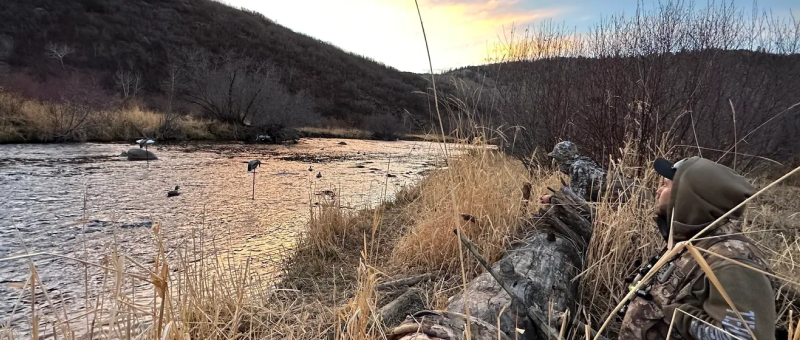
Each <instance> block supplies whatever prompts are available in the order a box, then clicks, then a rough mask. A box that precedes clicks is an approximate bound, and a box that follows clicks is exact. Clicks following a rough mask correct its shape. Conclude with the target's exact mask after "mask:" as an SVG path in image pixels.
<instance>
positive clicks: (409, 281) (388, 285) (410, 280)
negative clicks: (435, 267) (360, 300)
mask: <svg viewBox="0 0 800 340" xmlns="http://www.w3.org/2000/svg"><path fill="white" fill-rule="evenodd" d="M433 274H434V273H425V274H420V275H414V276H411V277H406V278H402V279H399V280H394V281H388V282H383V283H381V284H378V285H377V286H376V287H375V288H376V289H378V290H388V289H397V288H400V287H406V286H413V285H415V284H417V283H420V282H422V281H425V280H430V278H431V277H433Z"/></svg>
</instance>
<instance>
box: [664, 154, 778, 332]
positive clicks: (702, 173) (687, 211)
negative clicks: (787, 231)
mask: <svg viewBox="0 0 800 340" xmlns="http://www.w3.org/2000/svg"><path fill="white" fill-rule="evenodd" d="M754 192H755V188H753V186H752V185H750V183H748V181H747V180H746V179H745V178H744V177H742V176H740V175H738V174H736V173H735V172H734V171H733V170H731V169H730V168H728V167H726V166H723V165H721V164H718V163H715V162H712V161H710V160H707V159H703V158H699V157H693V158H690V159H688V160H686V161H685V162H684V163H683V164H682V165H681V166H680V167H679V168H678V169H677V172H676V173H675V176H674V179H673V183H672V193H671V197H670V209H668V211H669V212H670V213H672V212H673V211H674V214H672V216H673V218H674V221H672V227H673V236H674V239H675V241H676V242H678V241H684V240H688V239H690V238H691V237H693V236H694V235H695V234H697V233H698V232H700V231H701V230H703V229H704V228H705V227H706V226H708V225H709V224H710V223H712V222H713V221H715V220H716V219H717V218H719V217H721V216H722V215H723V214H725V213H726V212H728V211H729V210H731V209H733V208H734V207H736V206H737V205H739V204H740V203H741V202H742V201H744V200H745V199H747V198H748V197H750V196H751V195H753V193H754ZM741 213H742V211H741V210H740V211H737V212H736V213H734V214H731V217H730V219H729V220H727V221H725V222H723V223H720V224H719V227H716V228H714V229H713V230H710V231H708V232H707V233H706V234H704V235H701V237H707V236H719V235H728V234H738V233H741V223H738V222H737V221H735V219H736V218H738V217H740V216H741ZM695 244H696V245H698V244H697V243H695ZM711 249H712V250H713V251H715V252H717V253H722V254H721V255H724V256H726V257H730V258H734V259H736V260H737V261H740V262H745V263H748V264H750V265H752V266H754V267H758V268H763V269H766V264H765V262H764V261H763V259H762V258H761V255H760V253H759V252H758V250H757V249H755V247H754V246H752V245H749V244H748V243H747V242H745V241H741V240H727V241H723V242H720V243H717V244H716V245H714V246H712V247H711ZM683 256H690V255H689V254H688V253H686V254H684V255H683ZM706 259H707V260H709V263H711V269H712V271H713V272H714V275H715V276H716V277H717V279H718V280H719V281H720V283H721V285H722V287H723V289H724V290H725V292H727V295H728V296H729V297H730V298H731V300H732V301H733V303H734V305H735V307H736V309H737V310H738V311H739V313H740V314H741V316H742V317H743V319H744V320H745V321H746V323H747V325H748V327H749V328H750V330H752V331H753V333H754V334H755V335H756V338H757V339H758V340H773V339H774V338H775V318H776V315H775V302H774V298H773V291H772V286H771V284H770V281H769V279H768V278H767V276H766V275H764V274H761V273H759V272H757V271H754V270H752V269H747V268H744V267H742V266H739V265H737V264H734V263H732V262H729V261H724V260H717V259H716V258H715V259H714V260H713V261H711V260H710V257H708V256H706ZM692 261H694V260H692ZM695 265H696V264H695ZM690 286H691V288H689V287H688V286H687V288H686V289H681V290H682V291H684V292H688V294H679V295H678V296H677V297H676V301H673V303H672V304H671V305H669V306H665V308H664V309H665V311H664V312H665V313H664V314H665V317H666V318H667V319H671V318H672V315H673V313H672V312H673V311H674V310H675V309H676V308H678V309H680V310H681V311H685V312H686V313H688V314H691V315H692V316H694V317H691V316H688V315H686V314H684V313H681V312H680V311H679V312H678V313H676V314H675V315H676V316H675V320H674V325H675V328H676V330H678V331H679V332H680V334H681V335H682V336H683V338H686V339H696V340H726V339H731V337H730V336H729V335H728V334H726V333H724V332H721V331H719V330H718V329H717V328H714V327H709V326H708V325H707V324H705V323H703V322H699V321H698V320H697V319H701V320H703V321H705V322H707V323H710V324H713V325H714V326H716V327H719V328H722V329H724V330H725V331H727V332H729V333H731V334H734V335H736V336H737V337H740V338H742V339H752V337H751V336H750V335H749V332H747V328H745V327H744V326H743V324H742V322H741V321H740V319H739V317H738V316H737V315H736V314H735V312H734V311H733V310H731V308H730V307H729V305H728V303H727V302H726V301H725V298H724V297H723V295H722V293H721V292H720V291H719V290H718V289H717V288H716V287H715V286H714V285H713V284H712V283H711V282H710V281H709V279H708V278H707V277H706V275H704V274H703V275H701V276H700V278H699V279H697V280H695V281H693V282H692V283H691V284H690ZM695 318H697V319H695Z"/></svg>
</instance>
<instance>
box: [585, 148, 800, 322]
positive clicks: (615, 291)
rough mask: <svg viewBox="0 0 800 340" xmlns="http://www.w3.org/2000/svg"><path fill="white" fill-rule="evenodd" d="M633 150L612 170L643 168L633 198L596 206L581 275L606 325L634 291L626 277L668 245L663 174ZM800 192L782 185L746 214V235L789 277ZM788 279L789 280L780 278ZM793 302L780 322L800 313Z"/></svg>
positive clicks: (588, 305)
mask: <svg viewBox="0 0 800 340" xmlns="http://www.w3.org/2000/svg"><path fill="white" fill-rule="evenodd" d="M629 150H630V149H626V150H623V153H624V157H622V158H623V160H622V161H620V162H619V163H617V164H616V165H615V166H613V167H612V169H610V170H609V171H610V172H611V173H622V174H626V175H628V176H631V175H632V174H635V173H641V175H640V176H638V177H637V179H636V181H635V183H634V184H633V186H632V190H631V194H630V196H631V201H630V202H628V203H626V204H624V205H615V204H611V203H610V202H609V201H603V202H600V203H598V204H596V205H595V206H596V209H597V210H596V211H597V215H596V218H595V221H594V231H593V235H592V240H591V242H590V245H589V249H588V251H587V257H586V264H585V268H586V269H585V270H584V272H582V273H581V274H580V275H581V285H580V291H579V292H580V295H581V296H580V301H579V304H580V305H581V306H582V307H583V308H585V310H586V313H587V315H588V316H589V317H590V318H591V323H592V324H594V325H598V324H602V322H603V321H605V320H606V318H607V317H608V316H609V314H610V313H611V311H612V310H613V309H614V307H616V305H617V303H619V301H620V300H621V299H622V297H623V296H624V295H625V294H627V293H628V289H627V284H626V283H625V282H624V280H623V279H624V278H625V277H626V276H627V275H629V274H630V273H631V272H633V271H634V270H636V268H637V267H636V266H635V263H636V262H638V261H641V262H642V263H644V262H646V261H647V259H649V258H650V257H652V256H656V255H658V253H659V251H660V250H662V249H663V248H664V246H665V245H666V244H665V242H664V241H663V239H662V237H661V235H660V234H659V233H658V232H657V230H656V228H655V227H654V222H653V219H652V218H653V211H654V208H655V204H654V198H653V196H654V195H653V189H652V188H655V187H656V183H657V181H658V179H659V177H658V175H657V174H655V172H654V171H653V170H652V169H651V168H650V167H642V166H638V165H636V164H632V163H630V160H632V159H635V155H633V154H630V153H629ZM647 164H650V163H649V162H648V163H647ZM642 170H643V171H642ZM756 182H757V184H758V185H759V187H764V186H766V185H767V184H769V183H770V181H766V180H758V181H756ZM798 194H800V188H798V187H794V186H791V185H783V186H778V187H776V188H775V189H774V190H773V191H768V192H766V193H765V194H764V195H763V196H761V197H760V198H759V199H758V200H757V201H756V203H755V204H751V205H750V206H748V210H747V213H746V214H745V224H744V230H743V234H745V235H746V236H747V237H749V238H750V239H752V240H753V241H754V242H755V243H756V244H757V245H758V246H759V248H760V249H762V250H763V251H764V253H765V255H766V257H767V260H768V261H769V263H770V265H771V268H772V271H773V272H774V273H776V274H778V275H780V276H783V277H787V278H797V277H800V263H798V262H797V260H798V256H797V254H800V213H798V211H800V204H799V203H798V201H797V200H796V199H795V198H794V197H798ZM783 284H788V283H786V282H780V283H779V285H783ZM775 288H778V287H775ZM794 288H795V289H798V288H800V287H797V286H794ZM790 304H791V302H789V301H784V304H783V306H782V307H781V310H782V311H783V312H784V313H781V316H780V317H781V320H779V322H778V324H779V325H783V326H785V325H786V321H787V319H786V318H788V314H787V313H786V311H788V310H789V309H790V308H791V309H794V310H795V313H797V311H798V307H800V306H797V305H793V306H790ZM619 321H620V320H619V319H617V318H616V317H614V319H613V321H612V322H611V324H610V327H609V330H610V331H611V332H612V333H613V334H615V333H614V332H615V331H616V330H617V329H618V327H619Z"/></svg>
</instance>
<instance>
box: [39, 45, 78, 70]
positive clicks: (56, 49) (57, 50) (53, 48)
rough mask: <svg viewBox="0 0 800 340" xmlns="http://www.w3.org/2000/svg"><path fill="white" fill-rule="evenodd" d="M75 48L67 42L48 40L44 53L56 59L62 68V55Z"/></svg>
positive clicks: (64, 55) (69, 52)
mask: <svg viewBox="0 0 800 340" xmlns="http://www.w3.org/2000/svg"><path fill="white" fill-rule="evenodd" d="M74 51H75V50H74V49H73V48H72V47H70V46H69V45H67V44H56V43H52V42H48V43H47V46H46V47H45V54H46V55H47V56H48V57H50V58H53V59H58V61H59V62H60V63H61V68H64V57H66V56H67V55H68V54H71V53H72V52H74Z"/></svg>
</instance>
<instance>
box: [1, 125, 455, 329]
mask: <svg viewBox="0 0 800 340" xmlns="http://www.w3.org/2000/svg"><path fill="white" fill-rule="evenodd" d="M340 142H341V141H340V140H334V139H304V140H301V142H300V143H299V144H297V145H291V146H253V145H241V144H223V145H202V144H189V145H181V146H178V145H175V146H162V147H158V148H156V147H151V151H154V152H155V153H156V155H157V156H158V157H159V160H158V161H153V162H149V163H145V162H130V161H127V160H126V159H125V158H124V157H120V156H119V154H120V153H121V152H122V151H125V150H126V149H128V148H130V146H128V145H119V144H116V145H115V144H64V145H0V205H2V206H1V207H0V258H6V257H9V256H13V255H18V254H24V253H25V252H26V251H28V252H32V253H35V252H50V253H57V254H62V255H66V256H70V257H75V258H79V259H85V260H87V261H91V262H93V263H99V262H100V261H101V260H102V258H101V256H102V255H103V254H107V253H108V249H109V247H111V246H112V245H113V246H115V247H118V249H119V251H120V252H121V253H124V254H128V255H130V256H131V257H132V258H134V259H136V260H137V261H141V263H145V264H147V263H152V258H153V255H154V254H155V249H154V247H153V235H152V232H151V230H150V225H149V224H148V223H150V222H151V221H156V222H158V223H160V230H161V233H162V234H163V235H164V237H165V240H166V242H167V246H168V248H169V249H167V251H170V250H172V249H174V248H176V247H177V246H178V245H179V244H181V243H183V242H197V238H198V237H199V236H200V235H202V236H203V238H204V241H205V244H206V245H207V247H206V249H207V250H208V249H211V248H210V247H208V245H213V247H214V249H216V250H217V251H218V255H219V257H220V259H221V260H222V261H223V262H226V261H229V260H233V262H236V261H237V260H242V259H250V261H251V263H250V265H251V268H252V269H256V270H259V271H262V272H265V273H267V272H269V271H271V270H272V269H273V268H274V266H275V263H276V262H277V261H279V260H280V259H279V258H278V255H279V254H281V253H282V252H283V251H285V250H286V249H291V248H292V246H293V242H294V240H295V237H296V235H297V233H298V232H299V231H300V230H301V228H302V227H303V226H304V224H305V223H306V221H307V220H308V217H309V211H310V207H311V206H313V204H315V202H317V201H318V200H319V199H320V197H322V196H329V195H331V194H335V195H336V196H337V199H340V200H341V202H342V205H343V206H345V207H349V208H352V209H358V208H363V207H367V206H373V205H375V204H377V203H379V202H380V201H381V200H383V199H385V198H390V197H392V196H393V195H394V193H395V192H397V191H398V190H399V189H400V188H402V187H403V186H404V185H408V184H411V183H413V182H414V181H417V180H419V179H420V178H421V176H422V174H423V172H425V171H427V170H430V169H432V168H433V167H434V166H435V165H436V162H437V160H438V159H440V158H441V150H440V149H441V146H440V145H439V144H434V143H426V142H378V141H357V140H347V141H346V142H345V143H341V144H340ZM342 144H345V145H342ZM252 159H260V160H261V162H262V165H261V167H260V168H258V170H257V174H256V180H255V199H251V195H252V183H253V182H252V180H253V179H252V174H250V173H247V164H245V163H246V162H247V161H249V160H252ZM318 173H319V174H321V177H319V178H318V176H317V174H318ZM175 185H180V191H181V195H180V196H175V197H167V191H169V190H171V189H172V188H173V187H174V186H175ZM80 220H88V221H92V222H88V223H75V222H76V221H80ZM26 249H27V250H26ZM34 263H35V264H36V266H37V268H38V270H39V276H40V278H41V280H42V281H43V282H44V283H45V284H46V286H47V288H48V289H49V290H50V295H51V296H52V297H54V299H55V300H56V301H60V300H64V301H66V302H75V301H83V298H84V297H85V295H86V294H87V293H88V294H89V295H92V294H93V292H92V291H91V289H88V288H87V287H85V285H84V281H86V279H85V277H87V278H88V281H89V282H94V283H97V282H99V281H100V280H101V273H100V271H99V270H90V271H89V272H84V267H83V266H82V265H79V264H77V263H76V262H74V261H69V260H64V259H59V258H54V257H50V256H43V257H37V258H36V259H35V260H34ZM29 273H30V272H29V270H28V265H27V262H26V261H24V260H14V261H4V262H0V313H2V314H3V315H4V316H3V318H2V319H0V321H1V322H3V323H5V322H6V321H9V320H10V321H11V322H12V324H15V323H27V321H25V320H26V319H27V311H26V308H29V304H30V299H31V297H30V296H25V294H23V292H21V291H20V290H19V289H18V288H16V287H18V286H19V285H20V283H22V282H25V281H26V280H27V278H28V275H29ZM45 298H46V297H36V299H37V304H41V305H43V306H44V307H46V301H45V300H46V299H45ZM12 312H13V313H12Z"/></svg>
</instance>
